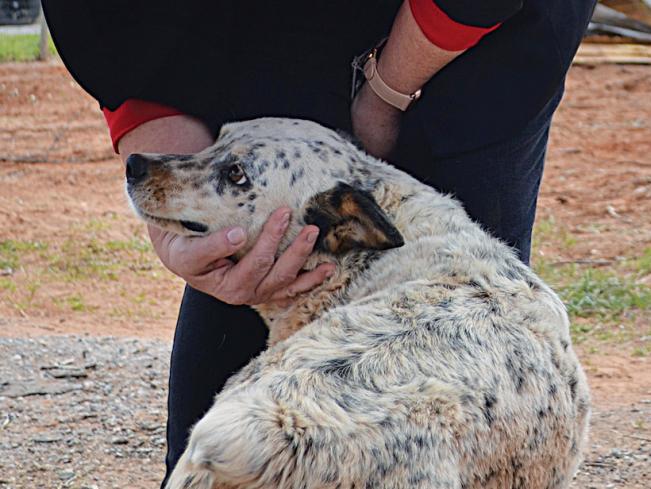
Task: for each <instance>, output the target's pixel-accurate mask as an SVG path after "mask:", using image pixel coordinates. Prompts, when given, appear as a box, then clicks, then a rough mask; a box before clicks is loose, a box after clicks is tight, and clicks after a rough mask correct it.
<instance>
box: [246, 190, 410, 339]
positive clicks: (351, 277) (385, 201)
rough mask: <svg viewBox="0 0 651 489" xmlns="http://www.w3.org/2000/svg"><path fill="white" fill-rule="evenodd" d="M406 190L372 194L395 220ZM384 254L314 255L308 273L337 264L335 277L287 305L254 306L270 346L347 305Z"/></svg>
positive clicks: (309, 263)
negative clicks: (357, 285)
mask: <svg viewBox="0 0 651 489" xmlns="http://www.w3.org/2000/svg"><path fill="white" fill-rule="evenodd" d="M404 190H405V189H398V188H397V187H395V188H394V186H389V185H385V184H383V183H378V182H377V181H375V182H374V185H373V188H372V190H371V192H372V194H373V196H374V198H375V199H376V200H377V201H378V203H379V205H380V206H381V207H382V210H383V211H384V212H386V213H387V214H388V215H389V216H390V217H393V216H395V214H396V212H397V211H398V209H399V207H400V206H401V205H402V204H403V202H404V201H405V199H404V198H403V194H404V193H405V192H404ZM410 190H411V189H410ZM405 195H406V194H405ZM382 253H385V252H383V251H376V250H365V249H356V250H351V251H349V252H347V253H345V254H343V255H332V254H329V253H322V252H316V253H313V254H312V255H311V256H310V258H309V259H308V261H307V263H306V264H305V267H304V268H305V270H313V269H314V268H316V267H317V266H318V265H319V264H321V263H334V264H335V266H336V269H335V272H334V274H333V276H331V277H330V278H328V279H326V280H325V281H324V282H323V283H322V284H321V285H319V286H317V287H316V288H314V289H313V290H311V291H310V292H307V293H305V294H301V295H299V296H297V297H295V298H294V299H293V300H291V301H287V303H285V304H280V303H273V304H261V305H257V306H255V309H256V311H258V313H259V314H260V315H261V316H262V318H263V320H264V321H265V323H266V324H267V327H268V328H269V340H268V343H269V345H273V344H275V343H278V342H279V341H282V340H284V339H286V338H288V337H289V336H291V335H293V334H294V333H295V332H297V331H298V330H299V329H301V328H302V327H303V326H305V325H307V324H309V323H311V322H312V321H314V320H316V319H318V318H319V317H320V316H322V315H323V314H324V313H326V312H327V310H328V309H331V308H333V307H336V306H337V305H341V304H344V303H346V302H347V300H348V297H347V290H348V288H349V286H350V285H351V284H352V283H353V282H354V281H355V279H356V278H357V277H358V276H359V275H361V274H362V273H364V271H365V270H367V269H368V268H369V267H370V266H371V265H372V263H373V262H374V261H375V260H376V259H377V258H379V257H380V256H381V255H382Z"/></svg>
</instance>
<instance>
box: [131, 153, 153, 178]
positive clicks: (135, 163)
mask: <svg viewBox="0 0 651 489" xmlns="http://www.w3.org/2000/svg"><path fill="white" fill-rule="evenodd" d="M148 166H149V163H148V162H147V159H146V158H145V157H144V156H142V155H139V154H137V153H135V154H131V155H129V157H128V158H127V182H128V183H130V184H131V185H135V184H136V183H138V182H140V181H142V180H143V179H144V178H145V177H146V176H147V168H148Z"/></svg>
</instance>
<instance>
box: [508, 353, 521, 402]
mask: <svg viewBox="0 0 651 489" xmlns="http://www.w3.org/2000/svg"><path fill="white" fill-rule="evenodd" d="M506 370H507V372H508V373H509V376H510V377H511V380H512V381H513V385H514V386H515V390H516V392H518V393H520V392H521V391H522V387H523V386H524V382H525V378H524V369H523V368H522V364H519V363H517V364H516V363H515V362H514V360H513V357H511V356H509V357H507V359H506Z"/></svg>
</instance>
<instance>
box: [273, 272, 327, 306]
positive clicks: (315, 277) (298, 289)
mask: <svg viewBox="0 0 651 489" xmlns="http://www.w3.org/2000/svg"><path fill="white" fill-rule="evenodd" d="M335 268H336V267H335V265H334V264H332V263H323V264H321V265H319V266H318V267H316V268H315V269H314V270H311V271H309V272H305V273H302V274H300V275H299V276H298V277H297V278H296V280H295V281H294V282H292V283H291V284H289V285H288V286H287V287H285V288H284V289H282V290H278V291H276V292H274V293H273V294H272V296H271V298H270V301H286V300H287V299H293V298H294V297H296V296H297V295H300V294H304V293H306V292H309V291H310V290H312V289H314V288H315V287H317V286H319V285H321V284H322V283H323V282H324V281H325V280H326V279H328V278H329V277H332V276H333V275H334V273H335Z"/></svg>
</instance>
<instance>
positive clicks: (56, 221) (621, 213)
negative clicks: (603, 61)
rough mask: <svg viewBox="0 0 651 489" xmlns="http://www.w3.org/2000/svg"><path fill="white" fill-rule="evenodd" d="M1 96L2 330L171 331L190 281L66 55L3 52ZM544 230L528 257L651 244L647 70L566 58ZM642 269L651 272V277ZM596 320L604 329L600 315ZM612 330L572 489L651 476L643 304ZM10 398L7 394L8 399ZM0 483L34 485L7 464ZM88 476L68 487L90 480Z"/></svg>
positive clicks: (600, 262)
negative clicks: (159, 253)
mask: <svg viewBox="0 0 651 489" xmlns="http://www.w3.org/2000/svg"><path fill="white" fill-rule="evenodd" d="M0 107H1V110H0V257H3V260H4V261H0V327H1V330H0V337H6V338H16V339H18V338H27V337H34V338H38V337H44V336H47V337H51V336H52V335H76V336H79V337H105V336H119V337H136V338H139V339H141V340H142V341H154V342H156V344H157V345H158V344H161V341H162V342H163V343H168V342H169V340H170V339H171V335H172V333H173V327H174V320H175V314H176V309H177V307H178V301H179V297H180V294H181V291H182V286H183V284H182V282H181V281H180V280H179V279H178V278H176V277H174V276H172V275H171V274H170V273H169V272H167V271H165V270H164V269H163V268H162V267H161V265H160V264H159V263H158V261H157V259H156V258H155V257H154V256H153V253H152V251H151V248H150V247H149V245H148V243H147V239H146V236H145V235H144V232H143V228H142V226H141V225H140V224H139V223H138V222H137V221H136V219H135V218H134V217H133V216H132V215H131V212H130V210H129V209H128V206H127V204H126V199H125V198H124V196H123V189H122V178H123V175H122V169H121V166H120V163H119V161H118V160H117V158H116V157H115V156H114V155H113V154H112V151H111V149H110V145H109V139H108V135H107V132H106V129H105V127H104V123H103V118H102V116H101V114H100V113H99V111H98V110H97V106H96V103H95V102H94V101H93V100H92V99H90V98H89V97H88V96H87V95H86V94H84V92H83V91H82V90H81V89H80V88H79V87H77V86H76V84H75V83H74V82H73V81H72V80H71V79H70V77H69V75H68V74H67V73H66V72H65V70H64V69H63V68H62V66H61V65H60V64H58V63H56V62H52V63H47V64H3V65H0ZM82 163H84V164H82ZM537 230H538V233H537V236H536V247H535V253H534V264H536V263H544V264H545V265H546V266H548V267H552V268H553V267H557V266H564V265H566V264H577V265H578V266H581V267H585V266H587V267H593V268H596V269H601V268H604V267H606V268H608V267H614V266H616V267H620V266H621V267H622V270H624V273H628V272H626V270H627V265H626V264H627V263H629V262H631V260H633V261H635V260H638V261H635V263H639V260H643V259H644V257H645V256H646V255H645V253H649V250H651V67H649V66H609V65H605V66H599V67H594V68H590V67H574V68H573V69H572V70H571V72H570V76H569V80H568V83H567V91H566V96H565V98H564V100H563V102H562V104H561V107H560V109H559V111H558V113H557V116H556V118H555V121H554V125H553V130H552V135H551V141H550V147H549V153H548V160H547V167H546V173H545V177H544V181H543V185H542V191H541V195H540V201H539V215H538V227H537ZM2 246H4V248H3V247H2ZM649 256H651V255H649ZM640 280H641V282H642V283H646V284H651V275H649V274H648V273H646V275H644V276H642V277H641V279H640ZM586 321H588V322H591V325H592V326H595V324H596V323H598V322H599V319H598V318H597V319H594V318H592V319H587V320H586ZM627 321H628V320H627ZM596 327H601V325H598V324H597V325H596ZM611 327H612V328H615V329H617V328H618V327H621V328H622V329H624V328H625V329H626V331H627V334H626V335H618V336H616V337H613V336H608V337H607V339H604V337H603V335H602V337H600V338H596V337H589V338H588V339H587V340H585V341H582V342H580V343H577V345H576V347H577V350H578V352H579V354H580V356H581V358H582V361H583V364H584V366H585V368H586V371H587V372H588V375H589V379H590V384H591V387H592V392H593V398H594V418H593V423H592V438H591V441H590V446H589V452H588V454H587V460H586V463H585V464H584V466H583V467H582V469H581V471H580V473H579V474H578V476H577V480H576V481H575V483H574V486H573V487H576V488H598V489H602V488H611V487H626V488H648V487H651V368H650V367H651V361H650V360H649V358H650V356H651V355H650V354H649V352H650V351H651V350H650V349H649V348H650V347H651V316H650V315H649V313H648V311H646V312H644V311H643V312H641V313H639V314H636V315H635V317H634V318H633V319H631V320H630V321H628V322H627V323H626V325H625V326H624V325H621V326H618V325H617V324H615V325H609V326H608V328H611ZM2 362H5V358H3V359H2ZM161 368H162V367H161ZM161 375H165V374H164V372H161ZM1 380H2V379H0V381H1ZM1 385H2V384H1V382H0V386H1ZM2 399H3V398H2V393H1V392H0V411H2V410H3V409H5V408H4V407H3V401H2ZM161 402H162V401H161ZM159 409H163V408H162V406H160V407H159ZM3 415H4V413H3V412H0V417H1V416H3ZM9 426H11V424H10V425H9ZM1 435H2V429H0V438H1V437H2V436H1ZM42 446H43V444H42V443H41V444H40V445H39V447H42ZM0 450H1V447H0ZM102 462H103V464H105V465H106V467H115V468H116V469H119V471H120V472H121V473H122V472H129V470H130V468H129V467H130V466H131V465H133V473H138V474H140V473H142V470H141V467H139V468H138V470H136V466H137V465H139V464H140V462H139V461H138V459H136V458H129V457H126V458H124V457H116V456H115V455H114V454H112V453H109V452H107V453H106V454H105V456H104V458H103V459H102ZM152 463H154V464H156V463H158V464H159V463H160V460H154V462H152ZM64 465H65V462H64ZM155 467H156V469H155V472H156V473H158V472H159V471H160V470H159V469H160V467H159V466H158V465H155ZM63 469H65V467H63ZM107 473H110V471H107ZM16 477H18V476H16ZM5 479H6V480H5ZM3 480H4V482H3ZM16 480H18V481H20V480H21V479H20V477H18V479H16ZM24 480H28V479H24ZM29 480H31V479H29ZM62 480H63V482H62V483H61V484H64V485H65V484H67V482H65V481H66V479H62ZM124 480H125V481H129V479H124ZM3 484H4V485H5V486H7V487H24V486H21V485H20V483H16V482H13V481H10V480H9V479H7V477H6V474H5V476H3V477H0V487H3ZM78 484H81V482H80V481H79V480H77V479H75V480H74V481H72V482H70V484H68V485H67V486H66V487H86V486H84V485H83V484H81V485H78ZM94 484H99V486H96V487H104V485H103V483H102V481H99V482H95V483H94ZM129 484H130V485H128V487H136V486H140V485H142V484H144V487H147V484H145V483H144V481H140V482H139V483H138V484H135V483H133V481H132V480H131V481H130V482H129ZM106 486H107V487H113V486H112V485H109V484H106ZM62 487H63V486H62ZM87 487H92V484H90V485H87ZM125 487H126V486H125ZM149 487H153V483H152V482H149Z"/></svg>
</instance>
